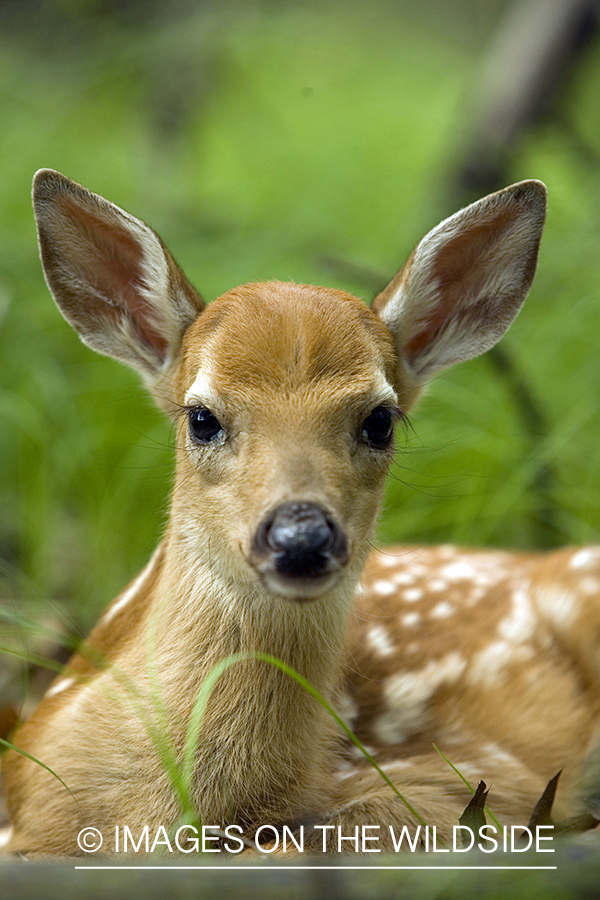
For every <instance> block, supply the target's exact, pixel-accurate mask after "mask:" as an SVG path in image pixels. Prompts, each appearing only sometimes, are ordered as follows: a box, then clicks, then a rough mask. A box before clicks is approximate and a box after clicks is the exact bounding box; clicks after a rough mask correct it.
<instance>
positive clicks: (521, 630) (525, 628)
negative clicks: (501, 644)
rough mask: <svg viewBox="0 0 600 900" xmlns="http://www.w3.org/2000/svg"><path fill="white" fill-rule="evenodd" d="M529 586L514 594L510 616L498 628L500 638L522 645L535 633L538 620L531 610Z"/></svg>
mask: <svg viewBox="0 0 600 900" xmlns="http://www.w3.org/2000/svg"><path fill="white" fill-rule="evenodd" d="M527 587H528V586H522V587H519V588H517V589H516V590H515V592H514V593H513V606H512V610H511V611H510V613H509V615H508V616H507V617H506V618H505V619H502V621H501V622H500V624H499V626H498V634H499V635H500V637H502V638H505V639H506V640H508V641H514V642H515V643H519V644H522V643H523V642H524V641H528V640H529V639H530V638H531V637H532V636H533V634H534V632H535V627H536V618H535V615H534V614H533V610H532V609H531V603H530V600H529V593H528V591H527Z"/></svg>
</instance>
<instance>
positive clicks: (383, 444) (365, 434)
mask: <svg viewBox="0 0 600 900" xmlns="http://www.w3.org/2000/svg"><path fill="white" fill-rule="evenodd" d="M393 434H394V414H393V412H392V410H391V409H389V408H388V407H387V406H376V407H375V409H374V410H373V412H371V413H369V415H368V416H367V418H366V419H365V421H364V422H363V426H362V431H361V435H360V436H361V439H362V440H363V441H364V442H365V444H368V445H369V446H370V447H373V448H374V449H375V450H386V449H387V448H388V447H389V446H390V444H391V442H392V437H393Z"/></svg>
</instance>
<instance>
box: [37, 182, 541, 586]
mask: <svg viewBox="0 0 600 900" xmlns="http://www.w3.org/2000/svg"><path fill="white" fill-rule="evenodd" d="M33 197H34V208H35V213H36V220H37V224H38V232H39V239H40V250H41V256H42V261H43V265H44V271H45V275H46V279H47V282H48V285H49V287H50V290H51V291H52V294H53V295H54V298H55V300H56V302H57V304H58V306H59V308H60V310H61V312H62V313H63V315H64V316H65V318H66V319H67V321H69V322H70V323H71V324H72V325H73V327H74V328H75V329H76V330H77V331H78V332H79V334H80V336H81V337H82V339H83V340H84V342H85V343H86V344H88V345H89V346H90V347H92V348H94V349H95V350H97V351H99V352H100V353H104V354H106V355H109V356H113V357H115V358H116V359H119V360H121V361H123V362H126V363H128V364H129V365H131V366H133V367H134V368H136V369H137V370H138V371H139V372H140V373H141V374H142V375H143V377H144V378H145V380H146V382H147V384H148V386H149V387H150V389H151V391H152V392H153V394H154V396H155V398H156V400H157V402H158V403H159V405H160V406H161V407H162V408H163V409H165V410H166V411H167V412H168V413H169V414H170V415H172V416H174V417H175V419H176V420H177V422H178V426H177V427H178V441H177V457H178V458H177V486H176V490H175V494H174V500H173V507H172V521H171V527H172V528H173V529H174V530H175V533H176V535H177V538H178V540H179V541H180V542H181V544H182V545H183V546H185V548H186V551H187V553H188V558H189V555H190V554H191V557H192V558H196V559H198V560H199V561H204V562H207V563H209V564H210V566H211V567H212V569H213V571H214V572H215V573H219V574H220V575H221V576H222V577H223V578H225V579H226V580H227V581H229V582H231V581H233V582H235V583H236V584H238V585H245V586H247V587H252V586H255V587H258V588H259V589H260V590H261V591H262V592H263V593H264V592H266V594H267V595H270V596H278V597H281V596H283V597H287V598H290V599H292V600H308V599H310V598H315V597H319V596H324V595H325V593H326V592H327V591H328V590H330V589H331V588H332V587H333V586H334V585H336V584H338V583H343V582H347V583H348V584H349V585H352V586H353V584H354V582H355V581H356V579H357V577H358V574H359V572H360V569H361V567H362V563H363V561H364V557H365V555H366V549H367V547H368V539H369V537H370V536H371V535H372V530H373V527H374V524H375V519H376V515H377V512H378V508H379V503H380V500H381V495H382V491H383V482H384V479H385V475H386V473H387V470H388V468H389V465H390V463H391V460H392V457H393V450H394V423H395V422H396V421H397V420H399V419H401V418H402V416H403V415H404V413H405V412H406V411H407V410H408V409H409V408H410V407H411V406H412V404H413V403H414V402H415V400H416V398H417V396H418V394H419V392H420V391H421V389H422V388H423V386H424V385H425V384H426V382H427V381H428V380H429V379H430V378H431V377H432V375H434V374H435V373H437V372H438V371H440V370H441V369H444V368H446V367H447V366H450V365H452V364H453V363H456V362H459V361H461V360H465V359H469V358H471V357H473V356H476V355H478V354H480V353H483V352H484V351H485V350H487V349H489V347H491V346H492V345H493V344H494V343H495V342H496V341H497V340H498V339H499V337H500V336H501V335H502V334H503V333H504V331H505V330H506V329H507V328H508V326H509V325H510V323H511V322H512V320H513V319H514V317H515V316H516V314H517V312H518V311H519V309H520V307H521V304H522V303H523V300H524V299H525V296H526V294H527V291H528V289H529V287H530V285H531V282H532V280H533V276H534V273H535V267H536V262H537V254H538V247H539V241H540V237H541V232H542V228H543V223H544V217H545V206H546V191H545V188H544V186H543V185H542V184H541V183H540V182H536V181H527V182H522V183H520V184H517V185H513V186H512V187H509V188H506V189H505V190H503V191H500V192H498V193H496V194H492V195H491V196H489V197H487V198H485V199H484V200H481V201H479V202H478V203H475V204H473V205H472V206H470V207H467V208H466V209H465V210H462V211H461V212H459V213H457V214H456V215H454V216H452V217H451V218H450V219H447V220H445V221H444V222H442V223H441V225H439V226H438V227H437V228H435V229H434V230H433V231H431V232H430V233H429V234H428V235H427V236H426V237H425V238H424V239H423V240H422V241H421V243H420V244H419V245H418V247H417V248H416V250H415V251H414V252H413V254H412V256H411V257H410V259H409V261H408V263H407V264H406V265H405V266H404V268H403V269H402V270H401V271H400V272H399V273H398V275H396V277H395V278H394V279H393V280H392V281H391V282H390V284H389V285H388V286H387V287H386V288H385V289H384V291H382V293H381V294H379V296H378V297H377V298H376V300H375V302H374V304H373V306H372V307H371V309H369V308H367V307H366V306H365V305H364V304H363V303H362V302H361V301H360V300H358V299H357V298H355V297H353V296H351V295H349V294H346V293H344V292H342V291H336V290H332V289H329V288H323V287H311V286H306V285H297V284H290V283H279V282H268V283H265V284H249V285H244V286H242V287H239V288H236V289H234V290H231V291H228V292H227V293H226V294H224V295H223V296H222V297H220V298H218V299H217V300H215V301H214V302H212V303H211V304H210V305H209V306H205V304H204V303H203V301H202V300H201V298H200V296H199V295H198V294H197V292H196V291H195V290H194V288H193V287H192V286H191V285H190V284H189V282H188V281H187V280H186V278H185V276H184V275H183V273H182V272H181V270H180V269H179V268H178V267H177V265H176V264H175V262H174V261H173V259H172V257H171V256H170V254H169V253H168V251H167V250H166V248H165V247H164V246H163V244H162V243H161V241H160V239H159V238H158V237H157V236H156V234H155V233H154V232H153V231H152V230H151V229H150V228H148V226H146V225H145V224H144V223H143V222H141V221H140V220H138V219H135V218H133V217H132V216H130V215H129V214H128V213H126V212H125V211H123V210H121V209H119V208H118V207H116V206H114V205H112V204H111V203H109V202H108V201H106V200H104V199H103V198H101V197H99V196H97V195H95V194H92V193H90V192H89V191H87V190H86V189H85V188H83V187H81V186H80V185H77V184H75V183H74V182H72V181H70V180H69V179H67V178H65V177H64V176H62V175H60V174H59V173H57V172H53V171H51V170H42V171H40V172H38V173H37V175H36V178H35V180H34V192H33Z"/></svg>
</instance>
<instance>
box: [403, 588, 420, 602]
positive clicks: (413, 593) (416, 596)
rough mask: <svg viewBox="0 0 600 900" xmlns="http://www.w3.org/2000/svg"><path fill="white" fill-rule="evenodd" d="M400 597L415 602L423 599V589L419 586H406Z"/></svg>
mask: <svg viewBox="0 0 600 900" xmlns="http://www.w3.org/2000/svg"><path fill="white" fill-rule="evenodd" d="M402 598H403V600H406V602H407V603H416V602H417V600H422V599H423V591H422V590H421V588H407V589H406V590H405V591H402Z"/></svg>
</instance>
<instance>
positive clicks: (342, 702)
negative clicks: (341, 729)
mask: <svg viewBox="0 0 600 900" xmlns="http://www.w3.org/2000/svg"><path fill="white" fill-rule="evenodd" d="M336 707H337V712H338V715H339V716H340V717H341V718H342V719H343V720H344V722H345V723H346V725H348V726H349V727H350V728H352V726H353V725H354V721H355V719H356V717H357V715H358V707H357V705H356V703H355V702H354V700H353V699H352V697H350V696H349V695H348V694H341V695H340V696H339V697H338V700H337V703H336Z"/></svg>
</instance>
